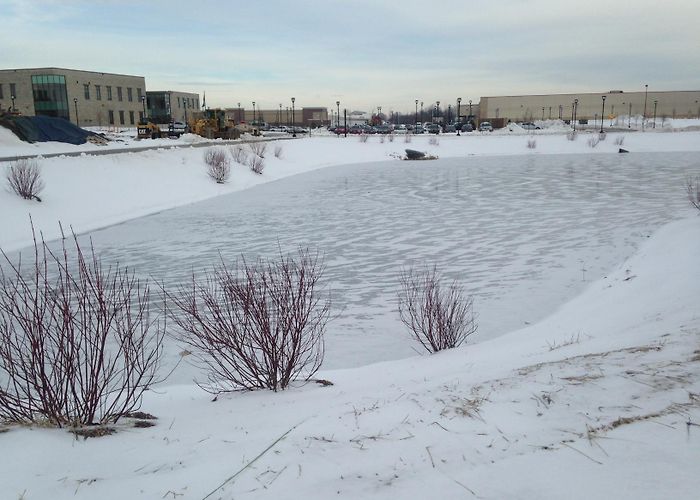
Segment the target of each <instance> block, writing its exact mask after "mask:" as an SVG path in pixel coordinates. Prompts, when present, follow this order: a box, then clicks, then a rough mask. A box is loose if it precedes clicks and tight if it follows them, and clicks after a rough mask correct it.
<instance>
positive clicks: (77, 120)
mask: <svg viewBox="0 0 700 500" xmlns="http://www.w3.org/2000/svg"><path fill="white" fill-rule="evenodd" d="M73 104H75V124H76V125H77V126H78V127H80V120H79V119H78V98H77V97H74V98H73ZM12 109H13V110H14V109H15V96H12Z"/></svg>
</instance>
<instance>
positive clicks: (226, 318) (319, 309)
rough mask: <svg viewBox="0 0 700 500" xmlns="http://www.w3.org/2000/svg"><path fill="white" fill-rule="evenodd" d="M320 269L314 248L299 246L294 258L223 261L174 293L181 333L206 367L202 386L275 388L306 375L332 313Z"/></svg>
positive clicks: (214, 389)
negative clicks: (311, 251) (229, 264)
mask: <svg viewBox="0 0 700 500" xmlns="http://www.w3.org/2000/svg"><path fill="white" fill-rule="evenodd" d="M322 274H323V263H322V261H321V259H320V258H319V257H318V255H311V254H309V252H308V250H299V252H298V254H297V258H296V259H294V258H292V257H290V256H287V257H283V256H280V259H279V261H276V262H274V261H266V260H258V261H257V262H256V263H255V264H250V263H248V262H246V261H245V260H242V264H241V265H240V266H239V267H238V266H237V267H236V268H235V269H233V270H231V269H229V268H227V267H226V266H225V265H223V264H222V265H221V266H220V267H219V268H217V269H215V270H214V273H213V274H210V275H207V276H206V277H205V278H204V280H198V279H196V278H195V277H194V276H193V277H192V285H191V286H189V287H182V288H181V289H180V290H179V291H178V294H177V295H176V296H171V299H172V301H173V302H174V304H175V305H176V309H177V313H176V314H174V315H173V317H174V321H175V322H176V323H177V325H178V326H179V327H180V329H181V332H182V333H181V334H180V336H179V337H178V338H179V339H180V341H182V342H183V343H185V344H186V345H187V346H188V347H189V348H191V349H192V351H193V355H194V356H195V358H196V359H197V360H198V364H200V365H202V366H203V367H204V369H205V370H206V373H207V380H206V382H198V384H199V385H200V387H202V388H203V389H204V390H206V391H207V392H211V393H214V394H218V393H221V392H227V391H234V390H238V389H251V390H252V389H271V390H273V391H277V390H281V389H285V388H286V387H287V386H288V385H289V384H290V383H291V382H292V381H294V380H304V381H306V380H309V379H310V378H311V377H312V376H313V375H314V374H315V373H316V371H317V370H318V369H319V368H320V366H321V363H322V361H323V355H324V342H323V335H324V332H325V329H326V323H327V321H328V319H329V314H330V297H322V295H323V293H322V290H321V289H320V287H319V281H320V279H321V276H322Z"/></svg>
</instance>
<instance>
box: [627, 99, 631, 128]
mask: <svg viewBox="0 0 700 500" xmlns="http://www.w3.org/2000/svg"><path fill="white" fill-rule="evenodd" d="M627 128H632V103H631V102H630V112H629V113H627Z"/></svg>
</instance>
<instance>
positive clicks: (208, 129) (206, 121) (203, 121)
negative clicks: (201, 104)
mask: <svg viewBox="0 0 700 500" xmlns="http://www.w3.org/2000/svg"><path fill="white" fill-rule="evenodd" d="M190 129H191V130H192V133H194V134H197V135H201V136H202V137H206V138H207V139H238V138H239V137H240V136H241V133H240V131H239V130H238V129H237V128H236V127H234V125H233V122H231V123H229V121H228V120H227V119H226V112H225V111H224V110H223V109H205V110H204V111H202V112H201V114H200V116H199V117H198V118H195V119H193V120H192V122H191V123H190Z"/></svg>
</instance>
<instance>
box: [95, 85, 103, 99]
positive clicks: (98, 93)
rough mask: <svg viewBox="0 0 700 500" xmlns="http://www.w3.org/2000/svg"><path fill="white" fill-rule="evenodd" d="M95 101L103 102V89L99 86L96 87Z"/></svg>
mask: <svg viewBox="0 0 700 500" xmlns="http://www.w3.org/2000/svg"><path fill="white" fill-rule="evenodd" d="M95 99H97V100H98V101H101V100H102V87H101V86H99V85H95Z"/></svg>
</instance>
